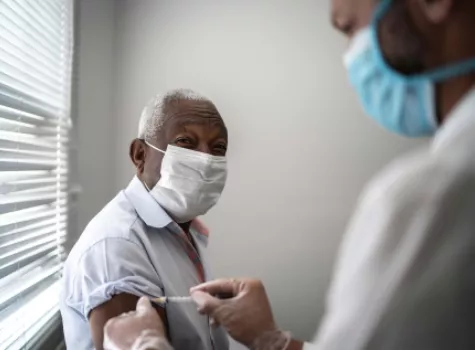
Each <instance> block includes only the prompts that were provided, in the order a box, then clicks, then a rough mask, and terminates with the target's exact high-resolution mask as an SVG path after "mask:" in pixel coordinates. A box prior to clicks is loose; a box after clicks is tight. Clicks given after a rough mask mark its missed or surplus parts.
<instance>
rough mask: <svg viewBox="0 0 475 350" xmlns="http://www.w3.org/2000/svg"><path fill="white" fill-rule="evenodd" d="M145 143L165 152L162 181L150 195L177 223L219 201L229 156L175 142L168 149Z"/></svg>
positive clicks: (186, 220) (188, 218) (194, 216)
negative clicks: (181, 145) (216, 154)
mask: <svg viewBox="0 0 475 350" xmlns="http://www.w3.org/2000/svg"><path fill="white" fill-rule="evenodd" d="M146 144H147V145H148V146H150V147H151V148H153V149H155V150H157V151H159V152H162V153H164V154H165V156H164V157H163V160H162V169H161V171H160V175H161V177H160V180H159V181H158V182H157V184H156V185H155V186H154V187H153V188H152V189H151V190H150V189H149V191H150V194H151V195H152V197H153V198H154V199H155V200H156V201H157V202H158V204H160V206H161V207H162V208H163V209H165V210H166V211H167V212H168V214H170V216H171V217H172V218H173V219H174V220H175V221H176V222H178V223H183V222H188V221H191V220H193V219H194V218H196V217H197V216H200V215H204V214H206V213H207V212H208V210H209V209H211V208H212V207H213V206H214V205H215V204H216V203H217V202H218V200H219V197H220V196H221V193H222V192H223V189H224V185H225V183H226V177H227V161H226V157H219V156H213V155H210V154H206V153H202V152H198V151H193V150H189V149H186V148H181V147H176V146H172V145H168V147H167V151H166V152H165V151H163V150H161V149H159V148H157V147H155V146H153V145H151V144H149V143H148V142H146ZM145 186H146V185H145Z"/></svg>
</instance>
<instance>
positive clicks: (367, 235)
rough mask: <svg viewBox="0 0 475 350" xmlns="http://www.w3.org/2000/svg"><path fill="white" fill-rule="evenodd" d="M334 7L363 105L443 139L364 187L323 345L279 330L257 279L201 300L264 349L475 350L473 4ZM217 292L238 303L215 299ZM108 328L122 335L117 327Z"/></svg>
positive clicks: (395, 126) (208, 289) (357, 1)
mask: <svg viewBox="0 0 475 350" xmlns="http://www.w3.org/2000/svg"><path fill="white" fill-rule="evenodd" d="M316 1H318V0H316ZM333 4H334V6H333V23H334V25H335V26H336V28H337V29H338V30H340V31H341V32H343V33H344V34H345V35H346V36H348V37H349V38H350V39H351V43H350V46H349V49H348V52H347V54H346V55H345V58H344V62H345V65H346V68H347V70H348V73H349V77H350V81H351V83H352V85H353V87H354V88H355V90H356V92H357V94H358V95H359V97H360V100H361V102H362V105H363V106H364V109H365V110H366V112H367V114H368V115H369V116H370V117H371V118H373V119H374V120H375V121H376V122H377V123H379V124H380V125H381V126H382V127H384V128H386V129H388V130H389V131H391V132H395V133H397V134H400V135H404V136H412V137H420V136H434V139H433V142H432V144H431V146H430V147H427V148H423V149H421V150H419V151H418V152H415V153H414V154H410V155H408V156H405V157H402V158H401V159H400V160H398V161H396V162H394V163H393V164H391V165H390V166H389V167H388V168H387V169H385V170H384V171H383V172H382V173H381V174H379V175H378V177H377V178H376V179H375V180H374V181H373V182H372V183H371V184H370V186H368V187H367V190H366V192H365V195H364V196H362V198H361V201H360V203H359V208H358V210H357V211H356V213H355V216H354V218H353V220H352V221H351V224H350V225H349V228H348V232H347V233H346V236H345V240H344V242H343V245H342V248H341V251H340V256H339V260H338V263H337V265H336V270H335V276H334V278H333V282H332V287H331V288H330V291H329V295H328V298H327V308H326V314H325V317H324V318H323V321H322V324H321V327H320V330H319V332H318V335H317V338H316V339H315V342H314V344H313V345H311V344H302V343H301V342H300V341H297V340H292V339H291V337H290V335H289V334H288V333H286V332H282V331H280V330H279V329H278V327H277V326H276V323H275V322H274V319H273V316H272V312H271V309H270V306H269V302H268V300H267V296H266V293H265V289H264V287H263V285H262V283H261V282H259V281H256V280H247V279H240V280H221V281H214V282H210V283H208V284H205V285H202V286H199V287H198V288H195V289H193V290H192V291H191V293H192V297H193V298H194V300H195V302H196V303H197V304H198V307H199V310H200V311H201V312H203V313H205V314H208V315H210V316H212V317H213V319H214V320H215V321H217V322H219V323H220V324H221V325H223V326H224V327H225V328H226V329H227V330H228V332H229V333H230V334H231V336H233V337H234V338H235V339H237V340H238V341H240V342H242V343H243V344H245V345H247V346H249V347H250V348H251V349H255V350H258V349H277V350H283V349H287V350H298V349H302V348H304V349H318V350H362V349H369V350H372V349H374V350H380V349H384V350H400V349H410V350H428V349H430V350H446V349H450V350H466V349H475V334H474V332H473V325H474V324H475V312H474V305H475V283H474V277H473V276H474V272H473V269H474V266H475V251H474V249H475V215H473V210H474V208H475V160H474V150H475V41H474V39H473V34H474V33H475V20H474V19H475V1H473V0H379V1H377V0H333ZM317 268H318V267H317ZM297 288H298V287H297ZM219 293H232V294H234V295H235V298H230V299H226V300H219V299H217V298H215V297H213V295H215V294H219ZM290 297H291V296H289V298H290ZM289 302H290V303H291V302H292V300H289ZM144 306H148V305H147V304H146V301H144ZM142 315H145V316H142ZM147 315H149V313H147V312H144V313H143V314H141V317H145V318H146V316H147ZM140 321H141V319H140V318H125V319H123V322H122V324H123V323H127V322H134V323H135V325H136V326H137V325H138V324H139V323H140ZM142 324H143V325H144V328H150V327H148V326H145V323H143V322H142ZM153 324H154V325H155V328H154V330H153V332H154V333H155V334H160V332H161V331H160V328H159V327H157V326H156V324H157V322H154V323H153ZM108 327H109V329H108V330H109V331H110V332H111V335H112V336H113V335H114V334H115V330H116V329H120V327H121V324H118V323H116V322H112V323H111V324H109V325H108ZM152 328H153V327H152ZM162 333H163V332H162ZM149 336H151V335H149ZM138 338H140V337H138ZM162 339H163V337H162ZM142 340H145V338H144V337H142ZM162 348H164V345H159V346H158V347H155V348H152V347H150V348H149V349H162Z"/></svg>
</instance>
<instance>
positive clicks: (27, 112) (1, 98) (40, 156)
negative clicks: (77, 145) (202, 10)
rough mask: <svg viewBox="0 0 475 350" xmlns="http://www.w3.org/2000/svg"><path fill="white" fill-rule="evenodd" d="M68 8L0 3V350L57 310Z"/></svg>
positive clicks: (12, 0) (29, 335)
mask: <svg viewBox="0 0 475 350" xmlns="http://www.w3.org/2000/svg"><path fill="white" fill-rule="evenodd" d="M72 1H73V0H48V1H37V0H28V1H27V0H0V349H6V348H10V346H14V347H15V349H21V348H25V347H27V344H28V343H29V342H32V341H33V340H32V339H33V337H34V333H35V332H38V331H39V330H40V329H41V327H44V325H45V324H48V321H49V320H51V317H52V315H53V314H54V313H55V312H57V308H58V297H57V292H58V288H59V284H58V282H57V281H58V278H59V277H60V271H61V268H62V259H63V255H64V248H63V244H64V241H65V237H66V234H67V227H68V226H67V225H68V216H69V215H70V214H71V210H72V207H71V206H69V205H68V204H69V203H70V197H71V199H73V198H74V197H73V196H72V195H70V191H69V189H68V186H69V180H68V177H69V168H68V167H69V159H68V158H69V152H70V150H71V147H70V144H69V139H70V137H69V135H70V134H69V132H70V128H71V120H70V96H71V91H70V90H71V72H72V50H73V42H72V41H73V15H72V11H73V4H72ZM35 339H36V338H35ZM12 350H14V349H13V348H12Z"/></svg>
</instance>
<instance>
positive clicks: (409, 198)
mask: <svg viewBox="0 0 475 350" xmlns="http://www.w3.org/2000/svg"><path fill="white" fill-rule="evenodd" d="M474 248H475V88H474V89H472V91H471V92H470V93H468V94H467V95H466V97H465V98H464V99H463V100H462V102H461V103H459V105H458V106H457V107H456V108H455V109H454V111H453V112H452V114H451V115H450V117H449V118H448V120H447V122H446V123H445V124H444V125H443V127H442V128H441V129H440V130H439V132H438V133H437V135H436V136H435V138H434V140H433V142H432V145H431V146H430V147H429V148H428V149H424V150H420V151H418V152H415V153H414V154H410V155H409V156H406V157H404V158H402V159H400V160H397V161H395V162H393V163H392V164H390V165H389V166H388V167H387V168H386V169H385V170H384V171H383V172H382V173H381V174H379V176H377V177H376V178H375V179H374V181H372V182H371V183H370V184H369V186H368V187H367V189H366V191H365V192H364V195H363V196H362V197H361V200H360V203H359V206H358V209H357V210H356V213H355V215H354V217H353V219H352V221H351V222H350V225H349V227H348V231H347V233H346V235H345V238H344V241H343V244H342V246H341V250H340V254H339V259H338V261H337V265H336V269H335V274H334V278H333V282H332V285H331V288H330V290H329V294H328V298H327V310H326V315H325V316H324V319H323V322H322V327H321V328H320V330H319V333H318V334H317V337H316V340H315V342H314V343H313V344H312V345H311V344H306V345H305V347H304V349H306V350H310V349H313V350H363V349H365V350H367V349H368V350H373V349H375V350H380V349H384V350H401V349H403V350H406V349H407V350H439V349H440V350H442V349H444V350H446V349H447V350H459V349H460V350H462V349H464V350H465V349H475V249H474Z"/></svg>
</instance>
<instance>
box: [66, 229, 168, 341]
mask: <svg viewBox="0 0 475 350" xmlns="http://www.w3.org/2000/svg"><path fill="white" fill-rule="evenodd" d="M71 290H72V292H71V295H69V296H68V299H69V303H71V304H74V305H77V306H78V307H79V308H80V310H78V311H80V312H81V313H82V314H83V317H84V318H87V319H89V323H90V328H91V335H92V338H93V341H94V346H95V347H96V349H101V348H102V338H103V327H104V325H105V323H106V322H107V320H108V319H110V318H112V317H115V316H118V315H120V314H122V313H124V312H128V311H132V310H135V306H136V303H137V301H138V299H139V297H140V296H149V297H156V296H161V295H162V294H163V292H162V288H161V281H160V279H159V277H158V275H157V273H156V270H155V268H154V266H153V265H152V263H151V262H150V260H149V259H148V256H147V254H146V252H145V251H144V250H143V248H142V247H141V246H140V245H139V244H137V243H135V242H132V241H130V240H127V239H123V238H107V239H104V240H101V241H99V242H97V243H96V244H94V245H93V246H92V247H90V248H89V249H88V250H87V251H86V252H85V253H84V254H83V256H82V257H81V259H80V261H79V266H78V267H77V269H76V275H75V276H74V280H73V288H72V289H71ZM160 316H162V319H163V320H164V323H166V322H165V321H166V320H165V317H164V316H165V315H164V312H162V313H161V315H160Z"/></svg>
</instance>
